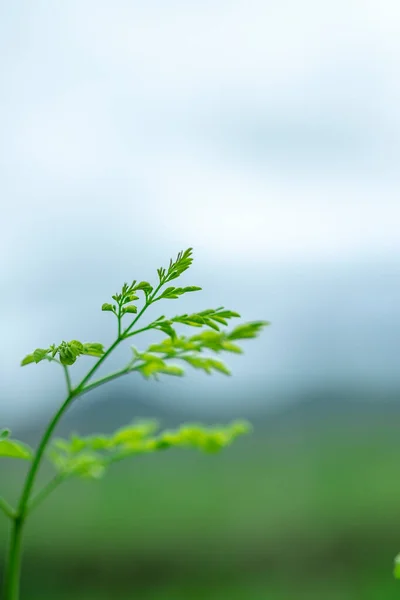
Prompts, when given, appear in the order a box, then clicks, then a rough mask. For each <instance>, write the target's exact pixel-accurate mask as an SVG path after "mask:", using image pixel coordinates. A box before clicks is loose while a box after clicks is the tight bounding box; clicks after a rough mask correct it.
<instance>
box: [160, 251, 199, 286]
mask: <svg viewBox="0 0 400 600" xmlns="http://www.w3.org/2000/svg"><path fill="white" fill-rule="evenodd" d="M192 252H193V248H188V249H187V250H185V251H181V252H179V253H178V256H177V257H176V259H175V260H174V261H173V260H172V258H171V260H170V261H169V267H168V270H167V272H166V274H165V276H164V277H165V281H164V283H166V282H167V281H172V280H173V279H177V278H178V277H180V275H182V273H184V272H185V271H186V270H187V269H189V267H190V266H191V264H192V262H193V258H192Z"/></svg>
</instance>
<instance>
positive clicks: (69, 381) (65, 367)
mask: <svg viewBox="0 0 400 600" xmlns="http://www.w3.org/2000/svg"><path fill="white" fill-rule="evenodd" d="M62 367H63V369H64V373H65V381H66V383H67V390H68V394H70V393H71V392H72V385H71V378H70V376H69V371H68V367H67V365H62Z"/></svg>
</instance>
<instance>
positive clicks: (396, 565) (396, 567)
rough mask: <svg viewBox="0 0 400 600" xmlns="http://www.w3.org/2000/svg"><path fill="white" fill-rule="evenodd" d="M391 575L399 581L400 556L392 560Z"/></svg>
mask: <svg viewBox="0 0 400 600" xmlns="http://www.w3.org/2000/svg"><path fill="white" fill-rule="evenodd" d="M393 575H394V576H395V578H396V579H400V554H398V555H397V556H396V558H395V559H394V570H393Z"/></svg>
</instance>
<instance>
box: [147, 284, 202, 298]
mask: <svg viewBox="0 0 400 600" xmlns="http://www.w3.org/2000/svg"><path fill="white" fill-rule="evenodd" d="M199 290H201V288H200V287H198V286H195V285H190V286H187V287H184V288H180V287H177V288H176V287H168V288H166V289H165V290H164V291H163V292H162V293H161V294H160V296H158V298H155V300H174V299H176V298H179V296H183V294H187V293H189V292H198V291H199Z"/></svg>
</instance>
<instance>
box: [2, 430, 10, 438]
mask: <svg viewBox="0 0 400 600" xmlns="http://www.w3.org/2000/svg"><path fill="white" fill-rule="evenodd" d="M10 434H11V431H10V430H9V429H1V430H0V440H4V439H6V438H8V437H9V436H10Z"/></svg>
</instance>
